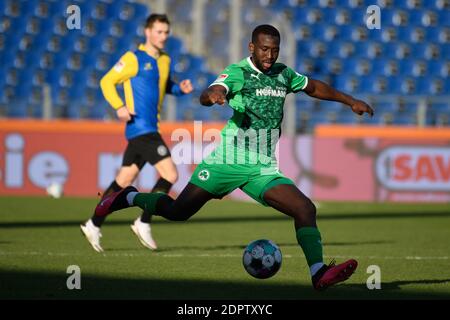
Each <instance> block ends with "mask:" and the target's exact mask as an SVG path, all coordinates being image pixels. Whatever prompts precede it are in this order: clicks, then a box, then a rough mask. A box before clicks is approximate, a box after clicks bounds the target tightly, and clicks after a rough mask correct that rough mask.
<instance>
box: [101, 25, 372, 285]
mask: <svg viewBox="0 0 450 320" xmlns="http://www.w3.org/2000/svg"><path fill="white" fill-rule="evenodd" d="M249 50H250V53H251V56H250V57H248V58H246V59H244V60H242V61H240V62H239V63H237V64H232V65H230V66H228V67H227V68H226V69H225V70H224V71H223V72H222V74H221V75H219V77H218V78H217V79H216V80H215V81H214V82H213V83H212V84H211V85H210V86H209V87H208V88H207V89H205V90H204V91H203V93H202V95H201V96H200V103H201V104H202V105H204V106H212V105H213V104H219V105H223V104H224V103H225V101H228V103H229V105H230V106H231V108H233V110H234V114H233V117H232V118H231V119H230V120H229V121H228V123H227V125H226V126H225V128H224V129H223V130H222V141H221V143H220V144H219V145H218V147H216V149H215V150H214V151H213V152H212V153H211V154H210V155H209V156H208V157H206V158H205V159H204V160H203V162H202V163H200V164H199V165H198V166H197V168H196V169H195V171H194V173H193V175H192V177H191V180H190V182H189V183H188V185H187V186H186V187H185V189H184V190H183V191H182V192H181V193H180V195H179V196H178V198H177V199H176V200H174V199H172V198H171V197H169V196H168V195H167V194H165V193H139V192H138V191H137V189H136V188H134V187H132V186H130V187H127V188H125V189H123V190H122V191H119V192H116V193H113V194H111V195H110V196H109V197H107V198H105V199H104V201H102V202H101V203H100V204H99V205H97V207H96V209H95V214H99V215H106V214H110V213H112V212H114V211H117V210H120V209H123V208H127V207H132V206H138V207H140V208H142V209H144V210H147V211H149V212H150V214H154V215H159V216H162V217H164V218H166V219H168V220H173V221H185V220H187V219H189V218H190V217H191V216H192V215H194V214H195V213H196V212H197V211H198V210H199V209H200V208H201V207H202V206H203V205H204V204H205V203H206V202H208V201H209V200H211V199H217V198H222V197H223V196H225V195H227V194H229V193H230V192H232V191H233V190H235V189H237V188H240V189H241V190H243V191H244V192H245V193H246V194H247V195H249V196H250V197H252V198H253V199H255V200H256V201H258V202H259V203H261V204H263V205H265V206H271V207H272V208H274V209H276V210H278V211H280V212H282V213H284V214H286V215H288V216H290V217H292V218H293V219H294V225H295V234H296V238H297V241H298V243H299V245H300V247H301V248H302V250H303V252H304V254H305V257H306V260H307V263H308V266H309V268H310V273H311V277H312V284H313V287H314V288H315V289H317V290H323V289H325V288H327V287H329V286H331V285H333V284H336V283H338V282H341V281H344V280H346V279H348V278H349V277H350V276H351V275H352V274H353V272H354V271H355V269H356V267H357V261H356V260H354V259H350V260H348V261H346V262H343V263H341V264H337V265H336V264H335V263H334V262H332V263H330V264H329V265H326V264H324V262H323V253H322V243H321V235H320V232H319V229H318V228H317V224H316V208H315V206H314V204H313V202H312V201H311V200H310V199H309V198H308V197H306V196H305V195H304V194H303V193H302V192H301V191H300V190H299V189H298V188H297V186H296V185H295V184H294V182H293V181H292V180H290V179H289V178H287V177H285V176H284V175H283V174H282V173H281V172H280V171H279V170H278V168H277V164H276V158H275V152H274V150H275V145H276V143H277V141H278V138H279V135H280V130H279V129H280V126H281V122H282V119H283V106H284V100H285V96H286V94H288V93H290V92H294V93H296V92H299V91H303V92H305V93H306V94H308V95H309V96H311V97H315V98H318V99H323V100H333V101H338V102H342V103H344V104H346V105H348V106H349V107H350V108H351V110H352V111H353V112H355V113H357V114H359V115H362V114H363V113H368V114H370V115H371V116H372V115H373V110H372V109H371V107H370V106H369V105H367V104H366V103H365V102H363V101H361V100H357V99H354V98H353V97H351V96H349V95H347V94H345V93H342V92H340V91H337V90H335V89H333V88H332V87H330V86H328V85H327V84H325V83H323V82H321V81H319V80H314V79H311V78H307V77H306V76H303V75H301V74H299V73H297V72H295V71H294V70H292V69H291V68H289V67H287V66H285V65H284V64H282V63H275V62H276V60H277V58H278V54H279V50H280V33H279V32H278V30H277V29H276V28H274V27H273V26H271V25H260V26H258V27H256V28H255V30H254V31H253V33H252V41H251V43H250V44H249ZM255 141H256V142H255Z"/></svg>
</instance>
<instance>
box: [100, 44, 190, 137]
mask: <svg viewBox="0 0 450 320" xmlns="http://www.w3.org/2000/svg"><path fill="white" fill-rule="evenodd" d="M170 63H171V61H170V57H169V56H168V55H167V54H166V53H161V55H160V56H159V57H158V58H156V59H155V58H154V57H152V56H151V55H150V54H148V53H147V51H146V50H145V46H144V45H143V44H141V45H140V46H139V48H138V50H136V51H134V52H131V51H128V52H127V53H125V54H124V55H123V56H122V57H121V58H120V60H119V62H117V63H116V64H115V65H114V67H113V68H111V70H109V71H108V73H107V74H106V75H105V76H104V77H103V78H102V79H101V81H100V87H101V89H102V92H103V96H104V97H105V99H106V100H107V101H108V103H109V104H110V105H111V106H112V107H113V108H114V109H119V108H120V107H123V106H124V105H126V106H127V108H128V111H129V112H130V113H131V114H132V115H133V116H132V119H131V120H130V121H128V122H127V125H126V129H125V136H126V138H127V139H128V140H129V139H132V138H135V137H137V136H140V135H143V134H146V133H151V132H158V131H159V118H160V112H161V107H162V103H163V100H164V96H165V94H166V93H171V94H174V95H181V94H182V92H181V90H180V87H179V86H178V85H177V84H175V83H174V82H173V81H172V80H171V79H170ZM117 84H123V86H124V93H125V102H126V103H123V100H122V98H121V97H120V96H119V94H118V93H117V90H116V85H117Z"/></svg>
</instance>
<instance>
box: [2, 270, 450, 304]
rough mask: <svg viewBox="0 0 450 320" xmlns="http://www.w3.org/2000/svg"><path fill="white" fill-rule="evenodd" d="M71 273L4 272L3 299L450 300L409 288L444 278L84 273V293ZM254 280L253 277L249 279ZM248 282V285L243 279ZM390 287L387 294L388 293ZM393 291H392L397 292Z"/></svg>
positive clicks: (447, 280)
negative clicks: (374, 282) (332, 281)
mask: <svg viewBox="0 0 450 320" xmlns="http://www.w3.org/2000/svg"><path fill="white" fill-rule="evenodd" d="M67 276H68V275H67V274H66V273H65V272H42V271H25V270H7V269H3V270H0V283H2V286H0V298H1V299H17V298H19V299H23V298H25V299H30V298H31V299H36V298H38V299H61V298H63V299H156V300H170V299H245V300H248V299H253V300H254V299H258V300H265V299H275V300H293V299H295V300H297V299H308V300H311V299H405V298H406V299H436V298H438V299H439V298H441V299H442V298H449V295H450V294H449V293H448V292H429V291H425V290H424V289H423V288H422V290H418V289H413V288H408V289H404V290H395V289H398V288H399V286H401V285H403V284H442V283H447V282H449V281H450V280H449V279H443V280H418V281H395V282H391V283H383V284H382V289H383V290H368V289H367V287H366V286H365V284H359V285H355V284H346V283H342V284H338V285H336V286H335V287H333V288H329V289H327V290H326V291H324V292H317V291H315V290H313V289H312V287H311V284H310V283H309V282H308V281H306V280H305V281H303V282H300V281H298V280H293V281H291V282H287V281H278V280H277V278H275V277H274V278H272V279H268V280H265V281H261V280H256V279H250V278H242V279H240V278H239V277H237V278H236V279H235V280H234V281H230V280H225V279H215V280H212V279H208V278H207V277H205V278H204V279H197V278H196V279H192V278H185V277H176V278H170V277H160V276H158V275H155V274H148V275H147V276H146V277H142V274H141V273H139V272H136V273H133V272H130V273H129V274H127V276H125V277H118V276H106V275H102V276H100V275H97V274H95V275H93V274H89V273H83V275H82V290H68V289H67ZM218 277H219V278H220V275H219V276H218ZM248 277H250V276H248ZM243 280H245V281H243ZM385 289H386V290H385ZM391 289H392V290H391Z"/></svg>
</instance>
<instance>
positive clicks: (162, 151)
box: [156, 145, 167, 157]
mask: <svg viewBox="0 0 450 320" xmlns="http://www.w3.org/2000/svg"><path fill="white" fill-rule="evenodd" d="M156 152H158V154H159V155H160V156H161V157H164V156H165V155H166V154H167V148H166V147H165V146H163V145H160V146H158V148H157V149H156Z"/></svg>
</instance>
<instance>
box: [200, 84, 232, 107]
mask: <svg viewBox="0 0 450 320" xmlns="http://www.w3.org/2000/svg"><path fill="white" fill-rule="evenodd" d="M226 96H227V90H226V89H225V87H224V86H221V85H213V86H210V87H209V88H206V89H205V90H203V92H202V94H201V95H200V103H201V104H202V105H204V106H207V107H209V106H212V105H213V104H215V103H217V104H220V105H223V104H224V103H225V99H226Z"/></svg>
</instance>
